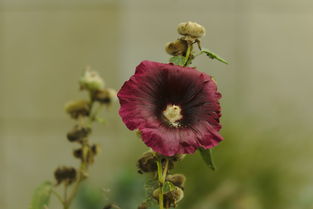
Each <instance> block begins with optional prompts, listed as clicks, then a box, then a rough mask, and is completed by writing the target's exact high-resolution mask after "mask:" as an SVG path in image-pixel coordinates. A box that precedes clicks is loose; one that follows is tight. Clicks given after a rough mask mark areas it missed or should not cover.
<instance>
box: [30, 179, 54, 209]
mask: <svg viewBox="0 0 313 209" xmlns="http://www.w3.org/2000/svg"><path fill="white" fill-rule="evenodd" d="M51 192H52V183H51V182H49V181H45V182H43V183H42V184H40V185H39V186H38V187H37V188H36V189H35V191H34V193H33V197H32V201H31V205H30V207H29V209H46V208H47V206H48V204H49V200H50V196H51Z"/></svg>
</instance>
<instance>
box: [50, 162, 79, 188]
mask: <svg viewBox="0 0 313 209" xmlns="http://www.w3.org/2000/svg"><path fill="white" fill-rule="evenodd" d="M76 176H77V172H76V169H75V168H73V167H66V166H63V167H59V168H57V169H56V170H55V172H54V177H55V179H56V180H57V184H61V183H64V184H67V185H70V184H71V183H73V182H74V181H75V180H76Z"/></svg>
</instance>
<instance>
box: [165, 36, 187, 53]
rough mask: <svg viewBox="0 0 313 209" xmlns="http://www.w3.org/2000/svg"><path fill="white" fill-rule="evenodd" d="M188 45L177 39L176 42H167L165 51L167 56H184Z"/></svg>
mask: <svg viewBox="0 0 313 209" xmlns="http://www.w3.org/2000/svg"><path fill="white" fill-rule="evenodd" d="M187 48H188V43H187V41H185V40H181V39H177V40H176V41H173V42H169V43H167V44H166V45H165V51H166V52H167V53H168V54H169V55H173V56H177V55H185V54H186V52H187Z"/></svg>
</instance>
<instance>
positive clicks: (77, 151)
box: [73, 148, 83, 160]
mask: <svg viewBox="0 0 313 209" xmlns="http://www.w3.org/2000/svg"><path fill="white" fill-rule="evenodd" d="M73 155H74V157H76V158H78V159H81V160H82V159H83V150H82V149H81V148H78V149H75V150H74V151H73Z"/></svg>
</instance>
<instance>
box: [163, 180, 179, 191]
mask: <svg viewBox="0 0 313 209" xmlns="http://www.w3.org/2000/svg"><path fill="white" fill-rule="evenodd" d="M175 189H176V187H175V185H174V184H173V183H172V182H169V181H166V182H165V183H164V184H163V187H162V192H163V194H166V193H169V192H171V191H174V190H175Z"/></svg>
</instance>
